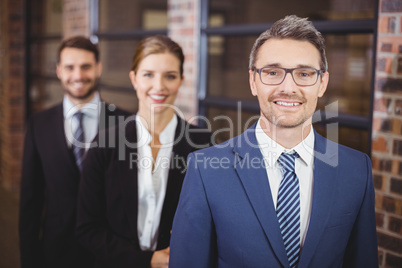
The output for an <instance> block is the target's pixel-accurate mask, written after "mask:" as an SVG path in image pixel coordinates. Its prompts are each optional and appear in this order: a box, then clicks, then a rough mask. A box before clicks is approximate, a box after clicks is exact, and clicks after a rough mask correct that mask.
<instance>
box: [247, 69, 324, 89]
mask: <svg viewBox="0 0 402 268" xmlns="http://www.w3.org/2000/svg"><path fill="white" fill-rule="evenodd" d="M254 71H255V72H257V73H258V74H259V75H260V79H261V83H263V84H265V85H270V86H273V85H280V84H282V82H283V80H285V77H286V74H287V73H290V74H291V75H292V78H293V81H294V82H295V83H296V85H299V86H312V85H315V83H317V80H318V76H319V75H322V74H323V72H324V71H323V70H317V69H315V68H291V69H288V68H281V67H263V68H260V69H256V68H254Z"/></svg>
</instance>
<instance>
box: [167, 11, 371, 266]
mask: <svg viewBox="0 0 402 268" xmlns="http://www.w3.org/2000/svg"><path fill="white" fill-rule="evenodd" d="M327 69H328V66H327V60H326V56H325V48H324V38H323V37H322V35H321V33H319V32H318V31H317V30H316V29H315V28H314V26H313V25H312V23H311V22H310V21H308V20H307V19H303V18H298V17H296V16H287V17H285V18H284V19H282V20H279V21H277V22H276V23H275V24H274V25H273V26H272V28H271V29H269V30H267V31H266V32H264V33H262V34H261V35H260V37H259V38H258V39H257V40H256V42H255V44H254V46H253V49H252V51H251V54H250V64H249V82H250V88H251V93H252V94H253V95H254V96H256V97H257V98H258V101H259V105H260V109H261V115H260V119H259V120H258V122H257V123H256V124H255V125H254V126H252V127H251V128H249V129H248V130H247V131H245V132H244V133H243V134H242V135H240V136H238V137H235V138H233V139H231V140H229V141H227V142H225V143H222V144H218V145H216V146H214V147H211V148H208V149H205V150H201V151H197V152H195V153H193V154H191V155H190V156H189V162H188V170H187V174H186V178H185V180H184V184H183V189H182V193H181V197H180V202H179V206H178V208H177V212H176V216H175V220H174V223H173V231H172V239H171V243H170V264H169V267H172V268H176V267H192V268H196V267H231V268H232V267H253V268H258V267H298V268H302V267H378V259H377V239H376V224H375V213H374V188H373V182H372V174H371V162H370V159H369V157H368V156H367V155H365V154H363V153H361V152H358V151H355V150H353V149H350V148H347V147H345V146H342V145H339V144H337V143H334V142H332V141H329V140H328V139H326V138H324V137H322V136H320V135H319V134H318V133H317V132H315V130H314V128H313V127H312V116H313V113H314V111H315V109H316V106H317V100H318V98H320V97H322V96H323V95H324V93H325V90H326V88H327V84H328V81H329V73H328V71H327Z"/></svg>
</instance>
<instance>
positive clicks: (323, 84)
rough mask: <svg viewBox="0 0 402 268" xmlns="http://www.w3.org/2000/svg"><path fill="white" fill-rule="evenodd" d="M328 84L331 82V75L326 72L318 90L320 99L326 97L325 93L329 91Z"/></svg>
mask: <svg viewBox="0 0 402 268" xmlns="http://www.w3.org/2000/svg"><path fill="white" fill-rule="evenodd" d="M328 82H329V73H328V72H325V73H323V74H322V78H321V84H320V88H319V89H318V90H319V91H318V97H319V98H321V97H322V96H324V93H325V91H326V90H327V86H328Z"/></svg>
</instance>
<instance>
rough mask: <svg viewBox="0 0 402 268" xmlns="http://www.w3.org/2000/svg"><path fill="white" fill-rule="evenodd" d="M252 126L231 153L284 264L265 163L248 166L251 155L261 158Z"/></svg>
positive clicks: (273, 246) (270, 239) (255, 208)
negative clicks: (234, 156) (235, 158)
mask: <svg viewBox="0 0 402 268" xmlns="http://www.w3.org/2000/svg"><path fill="white" fill-rule="evenodd" d="M254 130H255V125H254V126H252V127H251V128H249V129H248V130H247V131H246V132H244V133H243V134H242V135H241V136H239V139H238V143H237V144H236V145H235V148H234V153H235V154H236V155H237V156H238V161H237V162H236V163H235V169H236V172H237V174H238V176H239V178H240V180H241V182H242V184H243V187H244V190H245V191H246V194H247V196H248V198H249V200H250V203H251V205H252V207H253V209H254V212H255V214H256V216H257V218H258V220H259V222H260V224H261V226H262V228H263V230H264V232H265V235H266V236H267V238H268V240H269V243H270V246H271V248H272V250H273V251H274V253H275V255H276V256H277V258H278V260H279V261H280V262H281V263H282V265H283V266H284V267H288V266H289V263H288V259H287V255H286V250H285V246H284V244H283V240H282V234H281V232H280V228H279V223H278V219H277V217H276V211H275V208H274V204H273V201H272V195H271V189H270V187H269V182H268V177H267V172H266V169H265V165H262V164H261V165H258V167H255V166H250V165H251V163H252V162H251V161H252V160H253V159H256V158H258V159H259V161H263V157H262V154H261V152H260V149H259V147H258V143H257V140H256V137H255V131H254Z"/></svg>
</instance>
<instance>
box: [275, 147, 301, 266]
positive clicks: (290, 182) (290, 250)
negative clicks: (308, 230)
mask: <svg viewBox="0 0 402 268" xmlns="http://www.w3.org/2000/svg"><path fill="white" fill-rule="evenodd" d="M298 157H299V155H298V154H297V153H296V152H295V153H293V154H286V153H282V154H281V156H280V157H279V159H278V162H279V165H280V166H281V168H282V173H283V178H282V181H281V184H280V186H279V192H278V202H277V206H276V215H277V216H278V221H279V226H280V228H281V233H282V238H283V243H284V244H285V249H286V254H287V256H288V260H289V265H290V267H296V266H297V263H298V261H299V253H300V195H299V179H298V178H297V176H296V173H295V159H296V158H298Z"/></svg>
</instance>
